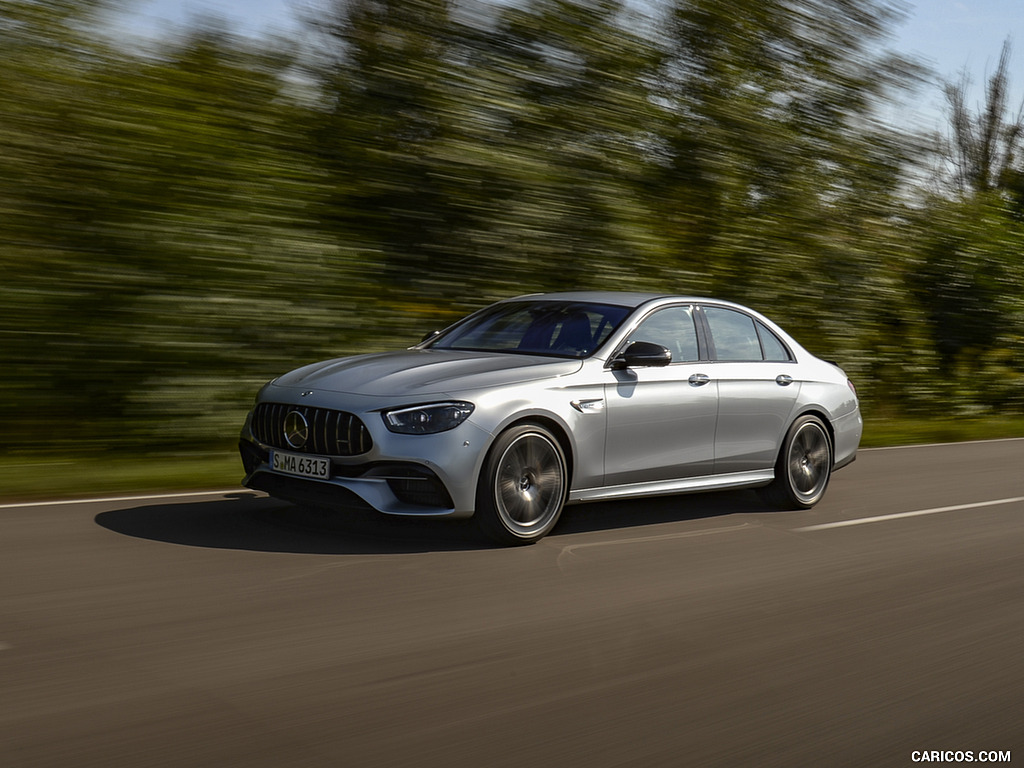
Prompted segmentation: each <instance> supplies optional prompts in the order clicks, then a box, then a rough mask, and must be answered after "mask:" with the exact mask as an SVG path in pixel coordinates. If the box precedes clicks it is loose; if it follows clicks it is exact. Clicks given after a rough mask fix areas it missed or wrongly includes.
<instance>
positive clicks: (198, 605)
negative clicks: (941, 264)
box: [0, 440, 1024, 768]
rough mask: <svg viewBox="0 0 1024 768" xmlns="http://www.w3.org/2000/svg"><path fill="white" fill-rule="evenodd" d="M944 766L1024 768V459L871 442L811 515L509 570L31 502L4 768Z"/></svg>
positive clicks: (721, 515)
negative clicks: (969, 762)
mask: <svg viewBox="0 0 1024 768" xmlns="http://www.w3.org/2000/svg"><path fill="white" fill-rule="evenodd" d="M906 513H913V514H906ZM844 523H845V524H844ZM850 523H852V524H850ZM922 750H923V751H925V752H928V753H931V752H933V751H934V752H948V754H946V755H942V754H939V757H940V758H941V757H948V758H954V759H955V758H956V757H957V755H956V754H955V753H956V752H958V751H959V752H961V753H970V754H971V756H972V757H974V761H975V762H980V760H981V758H982V757H991V758H1001V759H1003V760H1005V758H1006V757H1007V753H1009V757H1010V759H1011V760H1012V762H1014V763H1024V441H1020V440H1018V441H1000V442H990V443H974V444H962V445H947V446H933V447H916V448H907V449H893V450H879V451H865V452H862V453H861V455H860V458H859V460H858V461H857V463H856V464H854V465H853V466H851V467H849V468H847V469H844V470H842V471H841V472H839V473H837V474H836V476H835V477H834V479H833V485H832V487H831V488H830V490H829V493H828V495H827V497H826V499H825V501H824V502H822V504H820V505H819V506H818V507H817V508H816V509H814V510H811V511H807V512H786V513H772V512H766V511H764V510H763V509H762V508H761V507H760V506H759V504H758V501H757V497H756V496H755V495H754V494H752V493H746V492H744V493H729V494H720V495H717V496H712V495H701V496H689V497H676V498H670V499H660V500H655V501H644V502H641V503H637V502H622V503H616V504H599V505H589V506H576V507H571V508H569V510H567V512H566V514H565V516H564V517H563V520H562V522H561V524H560V526H559V528H558V529H556V531H555V533H554V534H553V535H551V536H550V537H548V538H547V539H545V540H543V541H542V542H540V543H539V544H537V545H535V546H532V547H527V548H522V549H507V550H503V549H494V548H491V547H488V546H485V545H483V544H481V543H480V542H479V541H478V540H477V539H476V538H474V536H473V534H472V533H471V531H470V529H468V528H467V527H466V526H464V525H458V524H452V523H430V524H428V523H424V522H420V521H414V522H402V523H397V522H396V523H390V524H383V525H374V524H372V523H369V522H365V521H363V522H359V523H358V524H344V525H340V524H338V522H337V521H336V520H332V519H329V518H326V517H324V516H319V515H313V514H311V513H302V512H299V511H297V510H295V509H293V508H290V507H287V506H286V505H283V504H281V503H278V502H275V501H273V500H270V499H267V498H262V497H259V496H256V495H255V494H251V493H249V492H247V491H242V490H240V491H238V492H237V493H229V494H215V495H203V496H192V497H183V498H168V499H148V500H145V499H135V500H116V501H109V500H108V501H93V502H88V503H69V504H59V505H57V504H53V505H35V506H18V507H14V506H4V507H0V766H3V767H4V768H6V767H7V766H14V767H18V768H20V767H22V766H26V767H31V768H36V767H37V766H60V767H61V768H65V767H68V766H229V765H230V766H247V767H248V766H253V767H256V766H274V767H275V768H277V767H281V766H289V767H290V766H357V767H361V766H482V767H487V768H491V767H498V766H516V767H517V768H518V767H520V766H536V767H543V766H588V767H590V766H691V765H692V766H711V765H721V766H748V765H749V766H890V765H892V766H905V765H915V764H917V763H916V762H915V758H917V759H918V760H919V758H920V755H918V754H916V753H918V752H920V751H922ZM928 756H932V755H930V754H929V755H928ZM961 756H962V757H965V758H966V755H961ZM929 762H931V761H929Z"/></svg>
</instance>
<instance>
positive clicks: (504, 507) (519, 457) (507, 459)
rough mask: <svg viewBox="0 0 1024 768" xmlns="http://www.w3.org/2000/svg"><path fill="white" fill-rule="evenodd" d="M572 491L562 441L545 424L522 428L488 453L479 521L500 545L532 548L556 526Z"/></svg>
mask: <svg viewBox="0 0 1024 768" xmlns="http://www.w3.org/2000/svg"><path fill="white" fill-rule="evenodd" d="M568 492H569V473H568V470H567V469H566V461H565V454H564V453H563V452H562V448H561V446H560V445H559V444H558V440H556V439H555V437H554V436H553V435H552V434H551V433H550V432H548V431H547V430H546V429H544V428H543V427H541V426H538V425H536V424H522V425H519V426H516V427H512V428H510V429H508V430H506V431H505V432H503V433H502V434H501V435H500V436H499V437H498V439H497V441H495V443H494V446H493V447H492V448H491V451H490V453H489V454H488V455H487V460H486V461H485V462H484V467H483V471H482V472H481V473H480V480H479V483H478V485H477V494H476V513H475V517H476V518H477V522H478V524H479V526H480V529H481V530H482V531H483V533H484V534H485V535H486V536H487V537H489V538H490V539H491V540H493V541H495V542H497V543H498V544H503V545H517V544H532V543H533V542H535V541H537V540H539V539H541V538H543V537H544V536H545V535H547V534H548V532H549V531H551V529H552V528H554V527H555V523H557V522H558V517H559V515H561V513H562V506H563V505H564V504H565V499H566V497H567V495H568Z"/></svg>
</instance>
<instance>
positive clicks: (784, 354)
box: [757, 323, 793, 363]
mask: <svg viewBox="0 0 1024 768" xmlns="http://www.w3.org/2000/svg"><path fill="white" fill-rule="evenodd" d="M757 332H758V334H760V336H761V349H763V350H764V359H765V360H770V361H772V362H777V363H781V362H785V361H788V360H792V359H793V358H792V356H791V355H790V354H789V350H788V349H786V345H785V344H783V343H782V342H781V341H780V340H779V337H778V336H776V335H775V334H774V333H772V332H771V331H769V330H768V328H767V327H766V326H765V325H764V324H762V323H758V324H757Z"/></svg>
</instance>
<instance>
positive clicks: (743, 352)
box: [704, 307, 764, 361]
mask: <svg viewBox="0 0 1024 768" xmlns="http://www.w3.org/2000/svg"><path fill="white" fill-rule="evenodd" d="M704 316H705V317H707V320H708V326H709V327H710V329H711V338H712V340H713V342H714V346H715V353H716V355H717V359H718V360H736V361H739V360H763V359H764V356H763V355H762V354H761V342H760V340H759V339H758V337H757V328H756V327H755V325H754V320H753V318H752V317H750V316H749V315H745V314H743V313H742V312H736V311H734V310H731V309H723V308H722V307H705V308H704Z"/></svg>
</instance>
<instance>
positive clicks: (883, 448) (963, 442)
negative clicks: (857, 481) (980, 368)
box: [857, 437, 1024, 453]
mask: <svg viewBox="0 0 1024 768" xmlns="http://www.w3.org/2000/svg"><path fill="white" fill-rule="evenodd" d="M1021 440H1024V437H996V438H993V439H991V440H961V441H960V442H958V443H912V444H910V445H880V446H878V447H877V448H858V449H857V453H874V452H875V451H902V450H905V449H907V448H944V447H945V446H947V445H981V444H984V443H1016V442H1020V441H1021Z"/></svg>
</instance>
